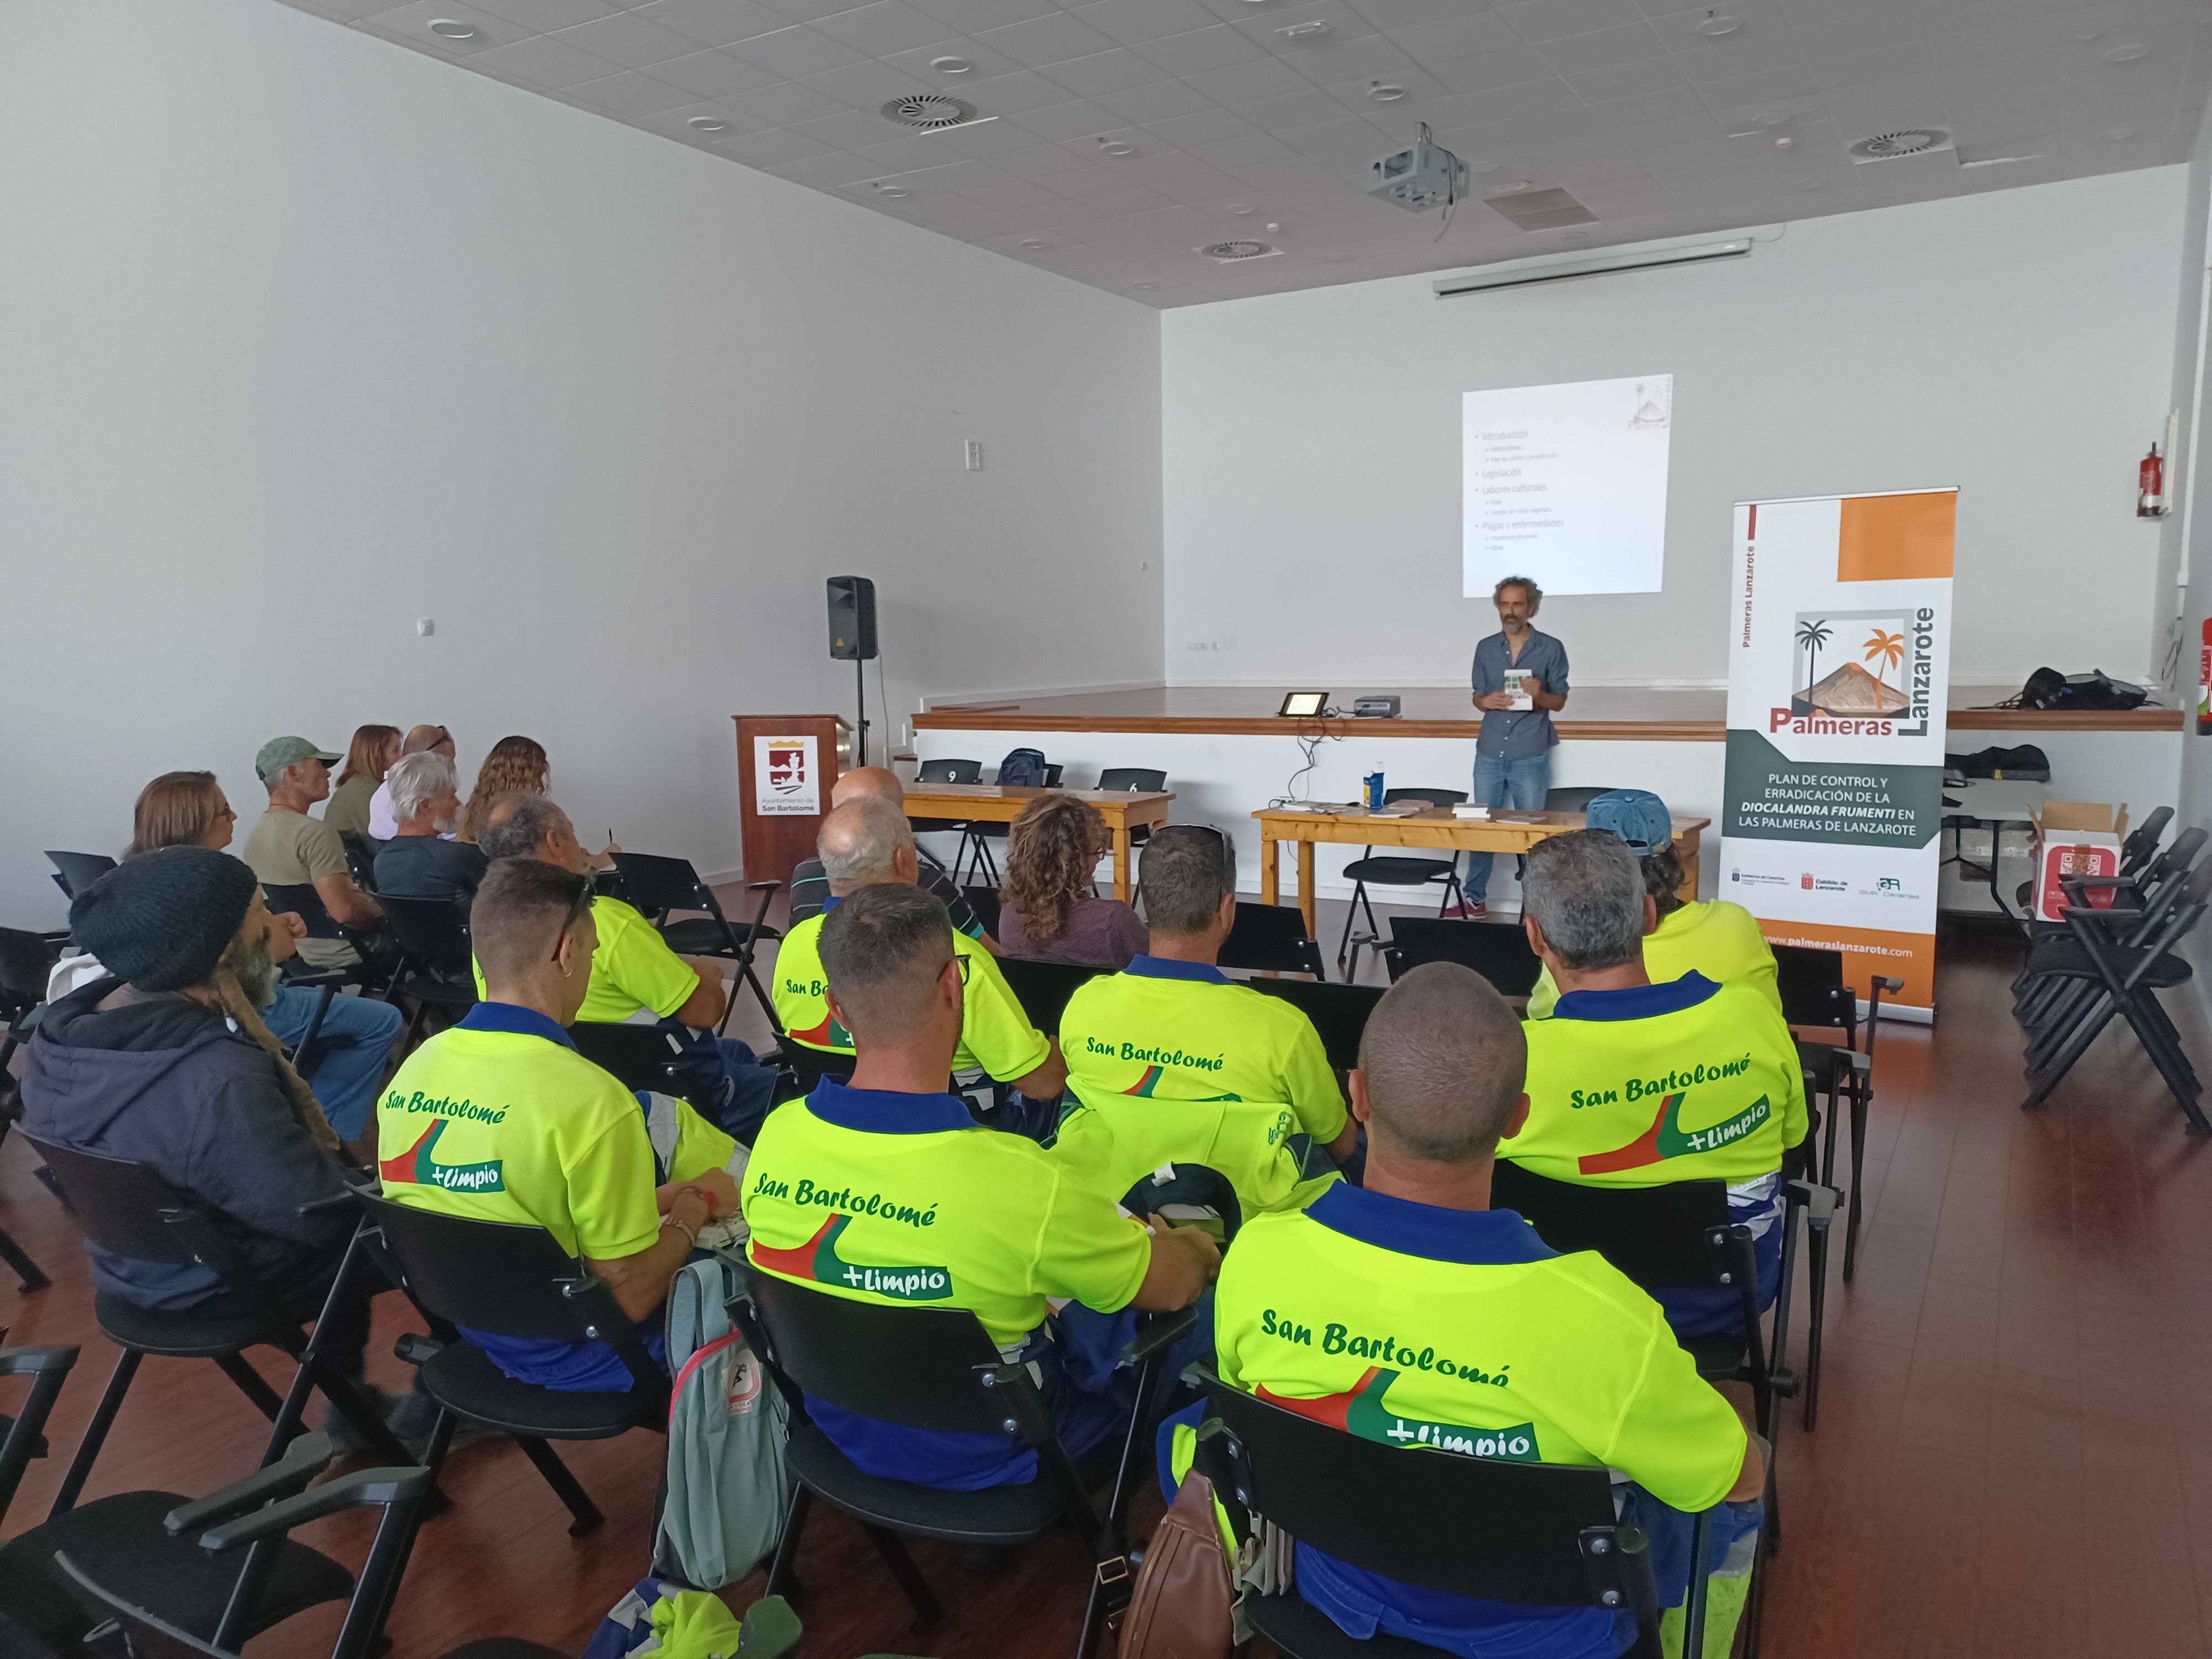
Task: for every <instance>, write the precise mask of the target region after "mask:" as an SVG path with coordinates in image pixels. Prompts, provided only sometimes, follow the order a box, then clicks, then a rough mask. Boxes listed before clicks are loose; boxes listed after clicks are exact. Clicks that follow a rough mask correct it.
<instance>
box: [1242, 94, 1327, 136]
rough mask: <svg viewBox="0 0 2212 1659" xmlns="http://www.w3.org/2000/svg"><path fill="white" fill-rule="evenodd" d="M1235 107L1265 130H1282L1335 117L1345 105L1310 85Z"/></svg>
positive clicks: (1252, 122) (1247, 118)
mask: <svg viewBox="0 0 2212 1659" xmlns="http://www.w3.org/2000/svg"><path fill="white" fill-rule="evenodd" d="M1236 108H1237V113H1238V114H1239V115H1241V116H1243V118H1245V119H1246V120H1248V121H1249V122H1250V123H1251V124H1252V125H1254V126H1255V127H1258V128H1259V129H1260V130H1261V131H1263V132H1281V131H1283V130H1284V129H1285V128H1286V127H1296V126H1305V125H1310V124H1312V123H1313V122H1316V121H1332V120H1335V119H1336V118H1339V117H1340V116H1341V115H1342V114H1343V113H1344V106H1343V105H1341V104H1340V103H1338V102H1337V101H1336V100H1335V99H1334V98H1332V97H1330V96H1329V95H1328V94H1327V93H1325V92H1323V91H1322V89H1321V88H1319V87H1307V88H1304V90H1303V91H1299V92H1288V93H1285V94H1282V95H1281V96H1279V97H1275V98H1261V99H1258V100H1255V101H1254V102H1252V103H1249V104H1239V105H1237V106H1236Z"/></svg>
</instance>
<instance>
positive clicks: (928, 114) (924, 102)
mask: <svg viewBox="0 0 2212 1659" xmlns="http://www.w3.org/2000/svg"><path fill="white" fill-rule="evenodd" d="M882 113H883V118H884V119H885V120H886V121H896V122H897V123H898V124H899V125H901V126H902V127H919V128H920V129H921V131H924V132H935V131H937V130H938V129H939V128H940V127H957V126H964V125H967V123H969V122H970V121H972V120H974V119H975V105H973V104H969V103H963V102H962V101H961V100H959V99H957V98H947V97H946V96H945V94H943V93H941V92H923V93H917V94H915V95H914V96H913V97H911V98H894V99H892V100H890V103H888V104H885V105H884V107H883V112H882Z"/></svg>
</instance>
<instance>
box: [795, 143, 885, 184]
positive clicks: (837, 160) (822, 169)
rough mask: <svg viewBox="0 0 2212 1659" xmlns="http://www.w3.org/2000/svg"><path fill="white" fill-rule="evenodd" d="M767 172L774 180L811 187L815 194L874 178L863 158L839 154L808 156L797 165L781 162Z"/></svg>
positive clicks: (835, 152) (837, 152) (829, 152)
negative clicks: (772, 175)
mask: <svg viewBox="0 0 2212 1659" xmlns="http://www.w3.org/2000/svg"><path fill="white" fill-rule="evenodd" d="M769 172H770V173H775V175H776V176H777V177H778V178H781V179H790V180H791V181H792V183H793V184H795V185H811V187H812V188H814V189H816V190H836V189H838V188H839V187H841V186H842V185H851V184H857V183H858V182H860V180H861V179H872V178H873V177H875V176H876V175H875V173H874V171H873V169H872V168H871V167H869V166H868V163H867V161H866V158H864V157H862V156H858V155H845V154H844V153H843V152H842V151H839V150H830V151H828V152H827V153H825V154H823V155H809V156H807V157H805V158H804V159H803V160H800V161H784V162H781V163H779V164H777V165H776V166H774V167H770V168H769Z"/></svg>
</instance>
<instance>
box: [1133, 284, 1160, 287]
mask: <svg viewBox="0 0 2212 1659" xmlns="http://www.w3.org/2000/svg"><path fill="white" fill-rule="evenodd" d="M1129 286H1130V287H1131V288H1158V286H1159V284H1158V283H1130V284H1129Z"/></svg>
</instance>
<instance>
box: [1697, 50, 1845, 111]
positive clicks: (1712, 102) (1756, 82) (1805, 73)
mask: <svg viewBox="0 0 2212 1659" xmlns="http://www.w3.org/2000/svg"><path fill="white" fill-rule="evenodd" d="M1676 61H1677V62H1680V59H1679V58H1678V59H1677V60H1676ZM1690 84H1691V88H1692V90H1693V91H1695V92H1696V93H1697V94H1698V96H1699V98H1700V99H1701V100H1704V102H1705V107H1706V108H1708V109H1713V110H1719V109H1728V108H1748V107H1750V106H1752V105H1754V104H1768V103H1776V102H1779V101H1782V100H1786V99H1791V98H1803V97H1809V96H1813V95H1814V94H1818V93H1819V91H1820V79H1819V77H1818V76H1815V75H1814V73H1813V71H1812V70H1809V69H1808V68H1806V67H1805V65H1803V64H1790V65H1788V66H1787V67H1785V68H1783V69H1773V70H1759V71H1758V72H1756V73H1755V74H1750V75H1728V76H1717V77H1716V78H1714V79H1712V80H1710V81H1707V80H1699V79H1697V78H1696V77H1695V76H1692V80H1691V83H1690Z"/></svg>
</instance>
